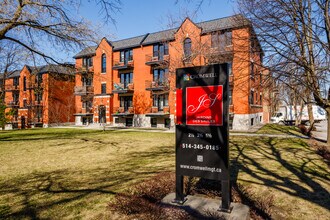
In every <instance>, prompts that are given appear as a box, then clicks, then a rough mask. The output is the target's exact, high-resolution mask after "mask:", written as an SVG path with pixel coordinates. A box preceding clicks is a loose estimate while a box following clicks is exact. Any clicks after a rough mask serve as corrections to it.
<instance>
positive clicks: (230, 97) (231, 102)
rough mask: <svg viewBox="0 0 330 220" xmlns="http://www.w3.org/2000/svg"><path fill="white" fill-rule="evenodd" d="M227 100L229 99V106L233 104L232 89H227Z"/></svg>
mask: <svg viewBox="0 0 330 220" xmlns="http://www.w3.org/2000/svg"><path fill="white" fill-rule="evenodd" d="M228 99H229V105H232V104H233V87H229V94H228Z"/></svg>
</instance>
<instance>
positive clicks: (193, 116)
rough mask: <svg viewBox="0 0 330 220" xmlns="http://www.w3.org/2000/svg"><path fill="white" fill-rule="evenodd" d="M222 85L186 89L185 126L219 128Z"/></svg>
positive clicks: (221, 112) (221, 109)
mask: <svg viewBox="0 0 330 220" xmlns="http://www.w3.org/2000/svg"><path fill="white" fill-rule="evenodd" d="M222 95H223V88H222V85H214V86H196V87H187V88H186V99H187V100H186V117H187V118H186V124H187V125H204V126H210V125H214V126H221V125H222V118H223V101H222Z"/></svg>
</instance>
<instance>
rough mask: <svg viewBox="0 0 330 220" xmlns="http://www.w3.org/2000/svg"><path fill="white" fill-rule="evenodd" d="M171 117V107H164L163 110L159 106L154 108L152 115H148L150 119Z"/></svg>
mask: <svg viewBox="0 0 330 220" xmlns="http://www.w3.org/2000/svg"><path fill="white" fill-rule="evenodd" d="M169 115H170V107H169V106H164V107H162V108H160V107H158V106H152V107H151V109H150V113H147V114H146V116H148V117H168V116H169Z"/></svg>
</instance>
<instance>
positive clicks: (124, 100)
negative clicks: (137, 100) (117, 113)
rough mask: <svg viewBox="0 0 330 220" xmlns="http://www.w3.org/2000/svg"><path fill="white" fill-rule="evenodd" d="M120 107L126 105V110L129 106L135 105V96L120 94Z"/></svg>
mask: <svg viewBox="0 0 330 220" xmlns="http://www.w3.org/2000/svg"><path fill="white" fill-rule="evenodd" d="M120 107H124V111H125V112H126V111H128V108H129V107H133V96H120Z"/></svg>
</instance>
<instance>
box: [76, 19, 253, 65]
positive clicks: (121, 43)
mask: <svg viewBox="0 0 330 220" xmlns="http://www.w3.org/2000/svg"><path fill="white" fill-rule="evenodd" d="M196 25H197V26H198V27H200V28H201V29H202V34H205V33H209V32H213V31H219V30H225V29H233V28H238V27H243V26H248V25H251V23H250V22H249V20H247V19H246V18H245V17H243V16H242V15H240V14H238V15H233V16H229V17H224V18H218V19H214V20H210V21H203V22H199V23H196ZM177 30H178V28H173V29H169V30H164V31H159V32H154V33H148V34H145V35H141V36H137V37H132V38H127V39H123V40H118V41H108V42H109V44H110V45H112V47H113V50H114V51H118V50H122V49H128V48H134V47H138V46H140V45H150V44H154V43H158V42H162V41H171V40H174V35H175V33H176V31H177ZM95 49H96V47H95V46H94V47H87V48H85V49H84V50H82V51H81V52H79V53H78V54H77V55H75V56H74V58H76V59H77V58H81V57H83V56H89V55H94V54H95Z"/></svg>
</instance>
